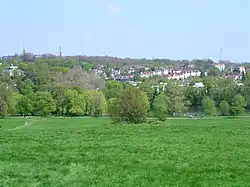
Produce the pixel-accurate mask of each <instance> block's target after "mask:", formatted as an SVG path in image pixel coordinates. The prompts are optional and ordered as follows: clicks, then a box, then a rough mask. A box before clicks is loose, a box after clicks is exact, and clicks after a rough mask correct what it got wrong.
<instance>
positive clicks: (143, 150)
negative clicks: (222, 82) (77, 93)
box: [0, 118, 250, 187]
mask: <svg viewBox="0 0 250 187" xmlns="http://www.w3.org/2000/svg"><path fill="white" fill-rule="evenodd" d="M249 122H250V119H248V118H242V119H227V120H225V119H204V120H191V119H189V120H184V119H176V120H174V119H172V120H168V121H167V122H166V123H165V124H151V125H146V124H145V125H115V124H111V123H110V121H109V119H107V118H106V119H90V118H89V119H70V118H68V119H67V118H65V119H63V118H62V119H59V118H52V119H45V118H33V119H31V120H30V121H28V124H27V125H24V123H25V120H24V119H2V120H0V124H1V125H2V128H1V129H0V186H4V187H6V186H13V187H17V186H18V187H19V186H32V187H33V186H52V187H56V186H76V187H78V186H84V187H86V186H124V187H125V186H126V187H129V186H131V187H136V186H143V187H153V186H155V187H161V186H181V187H182V186H192V187H193V186H209V187H218V186H250V123H249Z"/></svg>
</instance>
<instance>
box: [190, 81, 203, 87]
mask: <svg viewBox="0 0 250 187" xmlns="http://www.w3.org/2000/svg"><path fill="white" fill-rule="evenodd" d="M193 87H194V88H203V87H204V84H203V82H197V83H195V84H194V85H193Z"/></svg>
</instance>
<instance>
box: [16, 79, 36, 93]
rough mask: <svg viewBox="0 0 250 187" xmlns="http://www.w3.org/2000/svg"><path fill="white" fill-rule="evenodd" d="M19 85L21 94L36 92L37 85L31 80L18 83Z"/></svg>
mask: <svg viewBox="0 0 250 187" xmlns="http://www.w3.org/2000/svg"><path fill="white" fill-rule="evenodd" d="M18 83H19V84H18V85H17V87H18V89H19V92H20V94H23V95H27V94H29V93H32V92H33V91H34V88H35V85H34V83H33V82H32V80H31V79H29V78H27V79H25V80H23V81H20V82H18Z"/></svg>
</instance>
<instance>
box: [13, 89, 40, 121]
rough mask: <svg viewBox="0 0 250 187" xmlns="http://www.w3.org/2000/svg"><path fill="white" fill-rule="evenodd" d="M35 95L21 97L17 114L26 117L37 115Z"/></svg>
mask: <svg viewBox="0 0 250 187" xmlns="http://www.w3.org/2000/svg"><path fill="white" fill-rule="evenodd" d="M35 101H36V99H35V94H34V93H30V94H28V95H21V96H20V97H19V98H18V101H17V113H20V114H22V115H24V116H27V115H33V114H34V113H35Z"/></svg>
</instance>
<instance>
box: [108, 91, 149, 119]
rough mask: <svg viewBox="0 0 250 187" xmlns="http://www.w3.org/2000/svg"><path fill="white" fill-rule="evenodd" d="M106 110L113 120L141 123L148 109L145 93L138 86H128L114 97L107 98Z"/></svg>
mask: <svg viewBox="0 0 250 187" xmlns="http://www.w3.org/2000/svg"><path fill="white" fill-rule="evenodd" d="M108 110H109V113H110V116H111V117H114V118H115V120H118V121H125V122H129V123H142V122H144V121H145V119H146V117H147V114H148V110H149V103H148V98H147V95H146V94H145V93H144V92H142V91H140V90H139V89H138V88H135V87H128V88H126V89H124V90H122V92H121V94H120V95H119V96H118V97H117V98H116V99H112V100H109V102H108Z"/></svg>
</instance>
